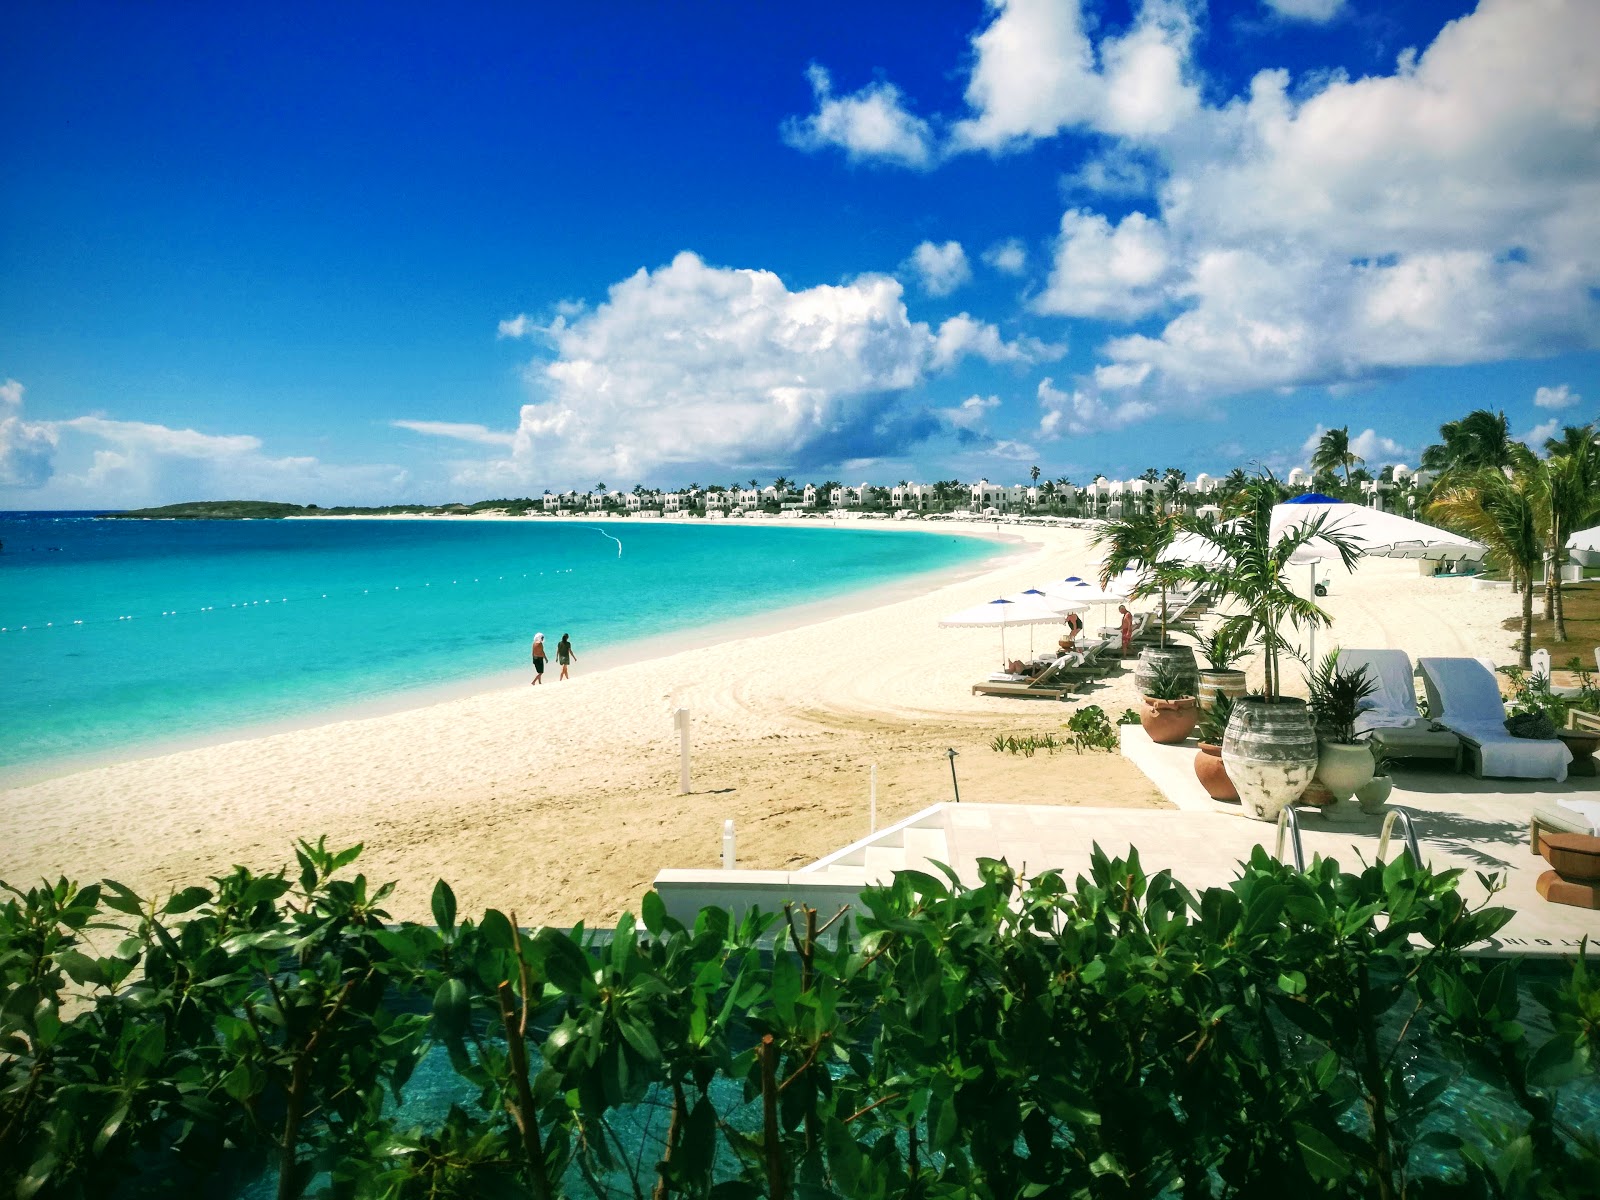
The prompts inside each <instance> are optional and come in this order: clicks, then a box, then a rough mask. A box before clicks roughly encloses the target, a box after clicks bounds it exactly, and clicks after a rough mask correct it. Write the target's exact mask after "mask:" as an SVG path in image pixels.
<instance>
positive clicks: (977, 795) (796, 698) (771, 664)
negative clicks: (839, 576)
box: [0, 523, 1515, 924]
mask: <svg viewBox="0 0 1600 1200" xmlns="http://www.w3.org/2000/svg"><path fill="white" fill-rule="evenodd" d="M944 528H950V529H956V528H961V526H959V525H957V524H954V523H952V524H950V525H947V526H944ZM974 531H982V532H986V533H989V534H992V533H993V532H994V528H993V526H992V524H987V523H986V524H983V525H982V526H979V527H975V530H974ZM1005 532H1006V533H1007V534H1008V535H1014V536H1015V537H1017V538H1020V539H1021V552H1020V553H1017V554H1014V555H1012V556H1011V557H1008V558H1006V559H1003V560H1001V561H1000V562H999V563H998V565H994V566H992V567H991V568H990V569H987V570H985V571H983V572H982V573H981V574H978V575H976V576H972V577H967V578H960V579H957V580H955V581H953V582H946V583H944V584H942V585H938V586H933V585H927V586H924V587H923V588H922V589H921V590H920V591H919V592H918V594H916V595H914V596H911V597H909V598H901V599H894V600H892V601H890V602H888V603H884V602H883V597H882V595H881V594H874V595H871V596H869V597H866V598H863V599H858V601H857V603H862V604H870V605H872V606H871V607H867V608H864V609H861V610H859V611H850V612H844V613H840V614H838V615H832V616H828V617H827V618H826V619H822V620H817V619H816V618H815V614H811V615H810V619H809V622H808V623H806V624H803V625H800V626H799V627H793V628H786V629H781V630H778V631H776V632H766V633H761V634H758V635H756V636H733V637H728V638H727V639H726V640H716V641H715V642H714V644H711V645H701V644H700V643H701V642H703V641H705V640H706V638H708V637H709V638H713V639H714V638H715V636H716V633H715V631H712V632H711V633H710V634H708V635H706V636H705V637H699V638H696V639H694V641H693V643H691V644H692V646H693V648H690V649H684V650H680V651H677V652H674V653H666V654H662V655H661V656H659V657H653V658H649V659H647V660H645V661H636V662H631V663H624V664H622V665H617V666H613V667H609V668H607V669H604V670H598V671H591V670H586V669H584V668H585V667H586V665H587V660H585V659H583V658H580V661H579V663H578V668H577V670H576V674H575V677H574V678H573V679H571V680H570V681H567V682H564V683H558V682H556V680H555V678H554V672H553V671H552V673H551V674H549V675H547V677H546V685H545V686H543V687H539V688H533V687H529V686H527V685H526V684H525V683H524V684H521V685H519V686H515V687H509V688H502V689H499V690H496V691H492V692H487V693H482V694H477V695H472V696H467V697H464V698H458V699H452V700H448V701H445V702H441V703H436V704H430V705H428V706H426V707H421V708H416V709H412V710H409V711H404V712H398V713H390V714H386V715H380V716H371V717H364V718H361V719H354V720H341V721H337V722H333V723H326V724H321V725H315V726H312V727H309V728H302V729H297V730H293V731H290V732H283V733H275V734H272V735H270V736H262V737H255V738H251V739H247V740H240V741H233V742H228V743H226V744H221V745H211V746H205V747H202V748H197V749H190V750H185V751H182V752H179V753H172V754H165V755H162V756H159V757H153V758H145V759H140V760H135V761H128V762H121V763H116V764H113V765H108V766H101V767H97V768H94V769H91V770H84V771H80V772H77V773H74V774H70V775H65V776H62V777H58V778H54V779H49V780H46V781H43V782H38V783H34V784H31V785H28V786H24V787H16V788H12V789H10V790H8V791H5V792H3V793H0V814H3V815H0V877H3V878H5V879H7V880H8V881H10V882H12V883H13V884H20V883H25V882H27V881H30V880H34V879H38V878H40V877H49V878H54V877H55V876H57V875H60V874H63V873H65V874H68V875H71V876H73V877H76V878H79V879H82V880H89V879H98V878H100V877H102V876H109V877H112V878H116V879H119V880H122V881H124V882H126V883H128V884H130V885H131V886H133V887H135V888H136V889H139V890H141V891H144V892H159V891H161V890H162V889H163V888H168V887H172V886H175V885H183V884H189V883H193V882H196V881H197V880H199V879H202V878H204V877H206V876H208V875H210V874H213V873H218V872H222V871H225V870H226V869H227V868H228V867H229V866H230V865H231V864H234V863H243V864H246V865H249V866H251V867H254V868H261V869H264V868H269V867H273V866H276V865H278V864H281V863H283V862H285V861H292V853H291V845H292V842H293V840H294V839H295V838H299V837H311V838H315V837H316V836H318V835H321V834H326V835H327V836H328V838H329V840H330V843H337V844H340V845H348V844H353V843H355V842H363V843H365V845H366V852H365V854H364V856H363V859H362V864H363V866H364V868H365V870H366V872H367V874H368V875H369V876H370V877H373V878H377V879H382V880H388V879H398V880H400V881H401V887H400V888H399V890H398V891H397V893H396V895H395V898H394V902H393V904H392V905H391V911H392V912H393V913H394V915H395V916H397V917H408V918H425V917H426V914H427V903H428V902H427V898H428V894H429V891H430V889H431V888H432V885H433V881H434V880H435V879H436V878H438V877H441V876H442V877H444V878H446V879H448V880H450V881H451V883H452V885H453V886H454V887H455V889H456V892H457V894H458V896H459V898H460V901H461V906H462V910H463V911H464V912H470V911H473V910H477V909H481V908H483V907H484V906H490V905H492V906H495V907H500V908H504V909H511V910H515V911H516V912H517V914H518V917H519V919H521V920H522V921H523V922H524V923H530V924H537V923H546V922H556V923H569V922H571V921H574V920H576V919H579V918H585V919H590V920H596V919H606V918H610V917H613V916H614V915H616V914H617V913H618V912H620V911H621V910H622V909H624V908H630V907H633V906H635V905H636V904H637V901H638V897H639V896H640V894H641V893H642V892H643V891H644V890H645V889H646V888H647V887H648V886H649V883H650V880H651V879H652V878H653V877H654V875H655V874H656V872H657V870H658V869H659V868H661V867H664V866H677V867H694V866H712V865H715V864H716V863H717V862H718V861H719V856H720V849H721V827H722V822H723V820H724V818H728V817H731V818H733V819H734V820H735V822H736V824H737V828H738V839H739V861H740V865H741V866H750V867H774V868H776V867H787V866H796V865H800V864H803V863H805V862H809V861H811V860H813V859H815V858H818V857H820V856H822V855H823V854H826V853H827V852H829V851H831V850H833V849H835V848H837V847H839V846H841V845H843V844H845V843H848V842H850V841H852V840H854V839H855V838H857V837H860V836H863V835H864V834H865V833H866V832H867V830H868V778H869V769H870V767H871V765H872V764H874V763H876V764H877V768H878V820H879V823H880V825H883V824H887V823H889V822H891V821H894V820H896V819H898V818H900V817H903V816H905V815H908V814H909V813H911V812H914V811H916V810H917V809H920V808H922V807H925V806H926V805H928V804H930V803H934V802H937V801H941V800H948V799H950V798H951V780H950V763H949V759H948V757H947V755H946V749H947V748H953V749H955V750H956V751H957V753H958V757H957V759H956V768H957V771H958V773H959V779H960V787H961V799H962V801H963V802H964V803H984V802H1011V803H1017V802H1021V803H1043V804H1066V805H1090V806H1107V805H1112V806H1116V805H1123V806H1139V807H1163V806H1165V801H1163V800H1162V799H1161V797H1160V795H1159V793H1158V792H1157V791H1156V790H1155V789H1154V787H1153V786H1151V784H1150V783H1149V782H1148V781H1147V780H1146V779H1145V777H1144V776H1143V775H1142V774H1140V772H1139V771H1138V770H1137V769H1135V768H1134V767H1133V766H1132V765H1131V764H1129V763H1128V762H1126V761H1125V760H1124V759H1123V758H1122V757H1121V756H1120V755H1116V754H1106V753H1101V754H1089V755H1082V756H1079V755H1076V754H1073V753H1071V752H1070V751H1068V752H1066V753H1057V754H1055V755H1042V754H1041V755H1037V756H1035V757H1032V758H1023V757H1020V756H1015V755H1008V754H997V753H995V752H994V751H992V750H991V749H990V748H989V742H990V740H991V739H992V738H993V737H994V736H995V735H997V734H1007V733H1011V734H1023V733H1030V732H1032V733H1044V732H1059V730H1060V726H1061V724H1062V722H1064V721H1065V719H1066V718H1067V717H1068V716H1069V715H1070V713H1071V710H1072V708H1073V707H1075V706H1076V704H1078V703H1095V704H1099V705H1101V706H1102V707H1103V708H1105V709H1106V711H1107V712H1108V713H1110V714H1111V715H1112V717H1113V718H1114V717H1115V716H1116V714H1117V713H1119V712H1121V711H1122V709H1123V708H1125V707H1127V706H1129V705H1132V704H1134V703H1136V702H1137V698H1136V696H1135V695H1134V690H1133V686H1132V679H1131V672H1125V673H1123V674H1120V675H1117V676H1114V677H1112V678H1111V679H1110V680H1108V681H1107V682H1106V683H1104V684H1103V685H1101V686H1099V687H1097V688H1094V689H1091V690H1090V691H1089V692H1088V693H1087V694H1086V695H1085V696H1083V697H1082V698H1081V699H1079V700H1077V701H1076V702H1074V703H1073V704H1065V705H1064V704H1057V703H1054V702H1050V701H1040V700H1016V699H1003V698H986V697H975V696H973V695H971V693H970V685H971V684H972V683H973V682H974V681H976V680H978V679H980V678H982V677H983V676H984V674H986V673H987V672H988V671H990V670H992V669H994V667H995V666H996V665H998V662H999V659H1000V651H999V636H998V633H997V631H995V630H992V629H974V630H954V629H941V628H939V627H938V624H937V623H938V619H939V617H940V616H941V615H943V614H945V613H948V612H951V611H954V610H956V609H959V608H963V607H966V606H968V605H971V604H975V603H980V602H983V601H986V600H989V599H992V598H994V597H995V596H998V595H1000V594H1002V593H1005V592H1009V591H1015V590H1018V589H1021V588H1026V587H1030V586H1034V585H1037V584H1040V583H1043V582H1046V581H1049V580H1052V579H1058V578H1061V577H1063V576H1065V575H1067V574H1070V573H1074V572H1077V573H1080V574H1081V573H1085V568H1089V567H1092V565H1093V564H1094V563H1095V562H1097V560H1098V555H1097V554H1096V553H1095V552H1094V551H1093V550H1092V549H1091V548H1090V545H1089V536H1088V534H1087V533H1085V532H1084V531H1081V530H1074V529H1062V528H1043V527H1036V526H1012V527H1007V529H1006V531H1005ZM1324 603H1325V605H1326V607H1327V609H1328V611H1329V612H1330V613H1331V614H1333V616H1334V618H1335V628H1334V629H1333V631H1331V634H1329V635H1324V636H1323V637H1322V638H1320V639H1319V647H1323V648H1325V647H1326V646H1328V645H1332V644H1335V643H1339V644H1343V645H1347V646H1399V647H1402V648H1404V649H1406V650H1408V651H1410V652H1411V653H1412V655H1413V656H1416V655H1421V654H1468V655H1488V656H1491V657H1493V658H1494V659H1495V660H1496V661H1498V662H1507V661H1511V660H1512V658H1513V649H1512V645H1513V643H1512V637H1513V635H1512V634H1511V633H1508V632H1507V631H1505V630H1504V629H1502V628H1501V622H1502V621H1503V620H1504V619H1505V618H1507V617H1509V616H1511V615H1513V613H1514V611H1515V599H1514V597H1512V596H1511V595H1510V594H1509V593H1508V592H1505V591H1499V590H1494V591H1475V590H1472V588H1471V585H1470V583H1469V581H1467V580H1464V579H1423V578H1420V577H1419V576H1418V574H1417V567H1416V564H1415V563H1411V562H1391V561H1388V560H1384V559H1368V560H1365V561H1364V562H1363V563H1362V564H1361V565H1360V567H1359V569H1358V570H1357V572H1356V573H1355V574H1354V575H1350V576H1345V575H1344V574H1343V573H1342V572H1338V573H1336V577H1335V579H1334V581H1333V586H1332V589H1331V594H1330V595H1329V597H1328V598H1327V599H1326V601H1324ZM1113 612H1114V610H1113ZM791 619H792V618H791ZM1086 621H1087V622H1088V623H1089V624H1091V625H1092V624H1095V623H1098V613H1097V612H1095V613H1090V614H1086ZM1056 635H1057V631H1056V630H1055V629H1053V628H1048V627H1046V628H1040V629H1039V630H1037V632H1036V634H1035V641H1036V643H1037V644H1039V645H1040V646H1043V645H1045V644H1048V643H1049V642H1051V641H1053V640H1054V638H1055V636H1056ZM574 637H575V640H577V641H578V642H579V645H580V646H582V641H581V638H580V637H579V631H577V630H575V631H574ZM1008 637H1009V639H1010V644H1011V648H1013V649H1015V648H1017V647H1018V645H1019V642H1020V643H1021V644H1022V645H1024V646H1025V644H1026V640H1027V638H1028V633H1027V632H1026V631H1020V632H1019V631H1015V630H1013V631H1011V633H1010V634H1009V635H1008ZM587 649H591V650H593V651H598V650H600V649H601V648H599V647H594V648H587ZM595 657H599V655H595ZM680 706H681V707H687V708H688V709H689V710H690V712H691V714H692V722H693V745H694V775H693V781H692V792H691V794H689V795H680V794H679V788H678V758H677V736H676V734H675V732H674V729H673V722H672V713H673V711H674V710H675V709H677V708H679V707H680Z"/></svg>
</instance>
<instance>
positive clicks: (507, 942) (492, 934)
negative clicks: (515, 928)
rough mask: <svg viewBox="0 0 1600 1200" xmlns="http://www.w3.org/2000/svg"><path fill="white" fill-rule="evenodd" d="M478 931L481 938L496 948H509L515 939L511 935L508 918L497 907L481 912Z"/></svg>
mask: <svg viewBox="0 0 1600 1200" xmlns="http://www.w3.org/2000/svg"><path fill="white" fill-rule="evenodd" d="M478 932H479V933H481V934H482V935H483V940H484V941H486V942H488V943H489V945H491V946H493V947H494V948H495V949H496V950H509V949H511V946H512V943H513V942H514V941H515V939H514V938H513V937H512V929H511V922H510V920H508V919H507V917H506V915H505V913H503V912H501V911H500V910H499V909H498V908H491V909H489V910H488V911H486V912H485V913H484V914H483V920H482V921H481V922H479V924H478Z"/></svg>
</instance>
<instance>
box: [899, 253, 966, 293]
mask: <svg viewBox="0 0 1600 1200" xmlns="http://www.w3.org/2000/svg"><path fill="white" fill-rule="evenodd" d="M905 265H906V269H907V270H909V271H911V272H912V273H913V274H915V275H916V277H917V281H918V282H919V283H920V284H921V285H922V290H923V291H925V292H927V293H928V295H930V296H948V295H949V294H950V293H951V292H953V291H955V290H956V289H957V288H958V287H960V286H961V285H962V284H964V283H966V282H968V281H969V280H970V279H971V278H972V268H971V267H970V266H969V265H968V264H967V252H966V251H965V250H963V249H962V248H961V243H960V242H945V243H944V244H943V245H935V244H934V243H932V242H922V243H921V244H919V245H918V246H917V248H916V249H915V250H913V251H912V252H911V257H910V258H908V259H907V260H906V263H905Z"/></svg>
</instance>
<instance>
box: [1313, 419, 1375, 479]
mask: <svg viewBox="0 0 1600 1200" xmlns="http://www.w3.org/2000/svg"><path fill="white" fill-rule="evenodd" d="M1366 461H1367V460H1366V459H1364V458H1362V457H1361V456H1360V455H1359V454H1356V453H1354V452H1353V451H1352V450H1351V449H1350V426H1348V425H1344V426H1341V427H1340V428H1338V429H1329V430H1327V431H1326V432H1325V433H1324V434H1323V435H1322V439H1321V440H1320V441H1319V442H1318V443H1317V450H1316V453H1315V454H1313V455H1312V456H1311V472H1312V474H1313V475H1316V474H1320V473H1322V472H1323V471H1328V472H1334V471H1338V470H1340V469H1343V471H1344V486H1345V487H1347V488H1348V487H1349V486H1350V468H1351V467H1359V466H1360V465H1361V464H1362V463H1364V462H1366Z"/></svg>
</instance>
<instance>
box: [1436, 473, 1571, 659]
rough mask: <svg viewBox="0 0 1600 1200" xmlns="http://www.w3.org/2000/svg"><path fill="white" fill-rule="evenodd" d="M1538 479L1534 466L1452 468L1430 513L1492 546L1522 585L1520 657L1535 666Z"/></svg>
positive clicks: (1540, 544) (1541, 527)
mask: <svg viewBox="0 0 1600 1200" xmlns="http://www.w3.org/2000/svg"><path fill="white" fill-rule="evenodd" d="M1539 492H1540V484H1539V482H1538V480H1537V478H1536V475H1535V473H1534V472H1532V471H1528V470H1522V471H1513V472H1512V473H1511V474H1510V475H1507V474H1506V472H1505V471H1503V470H1501V469H1500V468H1499V467H1493V466H1486V467H1478V468H1477V469H1476V470H1472V471H1455V472H1452V475H1451V478H1450V480H1449V482H1448V484H1447V485H1446V486H1445V487H1443V488H1442V489H1440V490H1439V491H1438V492H1437V493H1436V494H1435V496H1434V499H1433V502H1432V503H1431V504H1430V505H1428V513H1429V515H1430V516H1432V517H1434V518H1435V519H1437V520H1439V521H1441V522H1444V523H1446V524H1448V525H1450V526H1451V527H1452V528H1455V529H1460V530H1462V531H1463V532H1465V533H1466V534H1468V535H1469V536H1471V537H1474V538H1476V539H1477V540H1478V541H1480V542H1482V543H1483V544H1484V545H1485V546H1486V547H1488V549H1489V552H1490V553H1491V554H1492V555H1494V557H1495V558H1496V559H1498V560H1499V561H1500V563H1502V564H1503V565H1504V566H1505V569H1506V572H1507V573H1508V574H1509V575H1510V576H1511V578H1512V580H1513V582H1514V583H1516V584H1517V585H1518V586H1520V587H1521V588H1522V646H1521V649H1520V651H1519V653H1518V661H1519V662H1520V663H1521V665H1522V667H1523V669H1524V670H1527V669H1530V668H1531V667H1532V665H1533V664H1532V659H1531V655H1532V652H1533V575H1534V572H1535V571H1537V570H1539V568H1540V566H1541V564H1542V563H1543V561H1544V537H1543V534H1544V531H1545V530H1546V529H1547V528H1548V523H1547V522H1542V521H1541V519H1540V513H1539V507H1540V497H1539Z"/></svg>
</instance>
